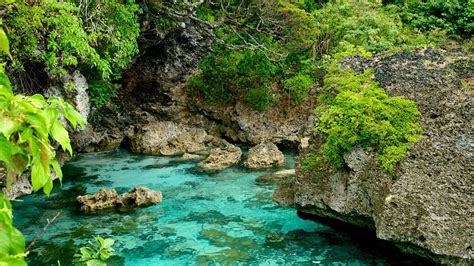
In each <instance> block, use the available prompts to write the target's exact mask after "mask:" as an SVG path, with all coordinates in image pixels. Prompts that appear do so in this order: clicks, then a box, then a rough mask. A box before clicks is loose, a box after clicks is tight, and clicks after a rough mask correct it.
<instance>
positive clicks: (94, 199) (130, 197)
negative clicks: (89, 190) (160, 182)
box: [76, 186, 163, 212]
mask: <svg viewBox="0 0 474 266" xmlns="http://www.w3.org/2000/svg"><path fill="white" fill-rule="evenodd" d="M162 199H163V195H162V194H161V192H160V191H156V190H151V189H149V188H146V187H143V186H139V187H136V188H134V189H132V190H130V191H129V192H126V193H123V194H122V195H119V194H118V193H117V191H115V189H109V190H106V189H99V190H98V191H97V192H96V193H95V194H92V195H85V196H78V197H77V198H76V201H77V204H78V205H79V210H80V211H83V212H94V211H98V210H103V209H114V208H116V209H123V208H137V207H148V206H151V205H155V204H158V203H160V202H161V200H162Z"/></svg>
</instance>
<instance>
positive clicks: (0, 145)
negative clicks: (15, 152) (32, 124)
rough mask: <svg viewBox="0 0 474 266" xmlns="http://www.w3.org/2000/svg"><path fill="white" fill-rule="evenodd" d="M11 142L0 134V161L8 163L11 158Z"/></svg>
mask: <svg viewBox="0 0 474 266" xmlns="http://www.w3.org/2000/svg"><path fill="white" fill-rule="evenodd" d="M11 146H13V144H11V143H10V142H9V141H8V140H7V139H6V138H5V137H4V136H0V161H3V162H4V163H5V164H7V165H8V164H9V163H10V162H11V159H12V149H11Z"/></svg>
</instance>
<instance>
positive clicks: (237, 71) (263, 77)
mask: <svg viewBox="0 0 474 266" xmlns="http://www.w3.org/2000/svg"><path fill="white" fill-rule="evenodd" d="M200 68H201V73H200V74H198V75H196V76H194V77H192V78H191V81H190V86H191V89H192V90H193V91H194V92H195V93H197V94H199V95H201V96H202V97H203V98H204V99H206V100H209V101H211V102H225V103H230V102H235V101H237V100H239V99H242V98H243V97H245V95H247V97H246V99H247V101H248V102H250V103H251V104H252V105H253V106H255V107H256V108H257V109H265V108H266V107H268V105H269V104H270V103H271V98H272V97H270V95H271V94H270V93H269V92H268V90H267V89H266V87H267V86H268V83H269V82H270V81H271V78H272V77H273V75H274V73H275V66H274V65H273V64H272V63H271V62H270V61H269V60H268V58H266V57H265V55H264V54H263V53H262V52H261V51H253V50H243V51H236V50H230V49H223V48H220V49H216V50H215V51H214V52H213V53H211V54H210V55H209V56H208V57H207V58H205V59H204V60H203V61H202V62H201V64H200ZM247 93H248V94H247Z"/></svg>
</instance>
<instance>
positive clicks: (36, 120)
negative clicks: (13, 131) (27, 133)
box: [25, 113, 48, 139]
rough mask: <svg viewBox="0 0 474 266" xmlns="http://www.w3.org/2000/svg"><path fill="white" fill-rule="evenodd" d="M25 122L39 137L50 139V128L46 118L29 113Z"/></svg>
mask: <svg viewBox="0 0 474 266" xmlns="http://www.w3.org/2000/svg"><path fill="white" fill-rule="evenodd" d="M25 121H26V122H28V123H29V124H30V126H31V127H32V128H33V129H34V130H35V131H36V133H38V137H40V138H42V139H48V127H47V124H46V120H45V118H44V117H43V116H42V115H40V114H35V113H27V114H26V115H25Z"/></svg>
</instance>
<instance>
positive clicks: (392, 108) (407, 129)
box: [316, 64, 422, 170]
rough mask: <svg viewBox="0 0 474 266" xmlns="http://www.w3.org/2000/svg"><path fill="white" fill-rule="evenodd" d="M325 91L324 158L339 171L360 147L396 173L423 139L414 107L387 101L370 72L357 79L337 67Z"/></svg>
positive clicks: (401, 101)
mask: <svg viewBox="0 0 474 266" xmlns="http://www.w3.org/2000/svg"><path fill="white" fill-rule="evenodd" d="M324 91H325V92H324V94H323V95H321V97H320V99H319V101H320V103H321V104H322V106H321V107H319V108H318V109H317V110H318V112H320V114H321V117H320V119H319V121H318V123H317V126H316V129H317V130H318V131H319V132H321V133H323V134H324V135H325V136H326V137H327V138H326V143H325V144H324V147H323V154H324V156H325V157H326V158H327V159H328V160H329V161H331V162H333V163H334V164H335V165H337V166H339V167H340V166H343V165H344V159H343V157H342V155H343V154H344V153H345V152H349V151H351V150H352V149H353V148H354V147H356V146H361V147H363V148H364V149H366V150H370V151H374V152H376V154H377V157H376V159H377V160H379V161H380V163H381V166H382V168H383V169H385V170H393V169H394V167H395V164H396V163H397V162H398V161H400V160H401V159H402V158H403V157H404V156H405V155H406V153H407V152H408V149H409V148H410V147H411V146H412V145H413V144H414V143H415V142H416V141H418V140H420V139H421V134H422V129H421V127H420V126H419V125H418V124H417V123H416V119H417V118H418V117H419V116H420V113H419V112H418V110H417V107H416V105H415V103H414V102H412V101H409V100H406V99H404V98H403V97H390V96H388V95H387V93H385V92H384V90H383V89H382V88H380V87H378V84H377V83H376V82H375V81H373V73H372V71H370V70H367V71H365V72H364V73H362V74H356V73H355V72H354V71H352V70H350V69H340V68H339V67H338V66H337V65H335V64H334V65H333V66H331V68H330V69H329V72H328V74H327V75H326V76H325V78H324Z"/></svg>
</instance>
